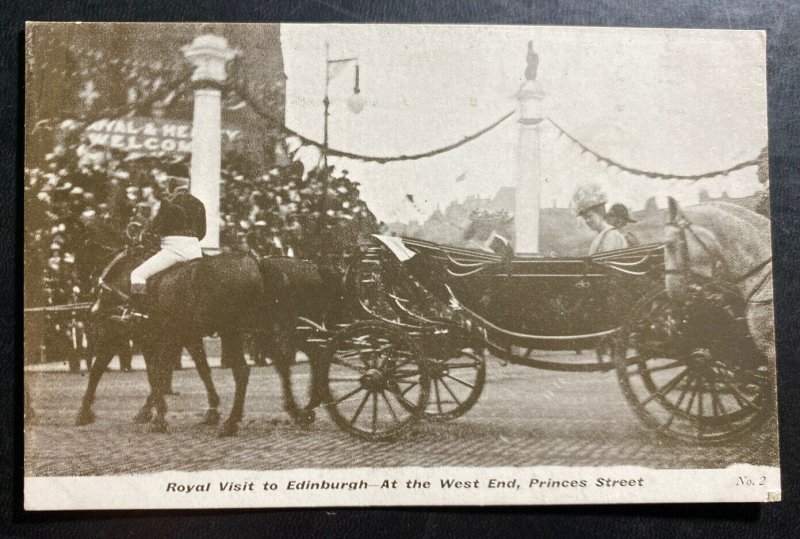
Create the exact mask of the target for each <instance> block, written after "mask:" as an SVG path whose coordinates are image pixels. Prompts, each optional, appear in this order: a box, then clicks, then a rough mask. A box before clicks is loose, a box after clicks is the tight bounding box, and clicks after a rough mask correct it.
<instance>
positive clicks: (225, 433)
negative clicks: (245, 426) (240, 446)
mask: <svg viewBox="0 0 800 539" xmlns="http://www.w3.org/2000/svg"><path fill="white" fill-rule="evenodd" d="M238 430H239V425H237V424H236V423H228V422H227V421H226V422H225V423H224V424H223V425H222V428H221V429H219V433H217V436H219V437H220V438H228V437H230V436H236V432H237V431H238Z"/></svg>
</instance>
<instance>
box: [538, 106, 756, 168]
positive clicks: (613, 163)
mask: <svg viewBox="0 0 800 539" xmlns="http://www.w3.org/2000/svg"><path fill="white" fill-rule="evenodd" d="M547 121H548V122H550V123H551V124H552V125H553V126H554V127H555V128H556V129H558V131H559V135H560V136H561V135H563V136H565V137H567V138H568V139H569V140H570V141H571V142H572V143H573V144H575V145H577V146H578V147H579V148H580V149H581V153H588V154H591V155H592V157H594V158H595V159H596V160H597V161H599V162H600V163H603V164H604V165H606V166H608V167H614V168H617V169H619V170H621V171H623V172H627V173H628V174H633V175H635V176H646V177H648V178H654V179H658V180H691V181H697V180H702V179H704V178H713V177H716V176H725V175H727V174H730V173H731V172H735V171H737V170H741V169H743V168H747V167H754V166H758V165H759V159H758V158H754V159H750V160H748V161H742V162H741V163H738V164H736V165H733V166H732V167H728V168H725V169H721V170H714V171H711V172H704V173H702V174H667V173H664V172H656V171H652V170H642V169H639V168H634V167H629V166H627V165H623V164H622V163H619V162H618V161H615V160H614V159H611V158H610V157H606V156H604V155H602V154H600V153H598V152H596V151H595V150H593V149H591V148H589V147H588V146H586V145H585V144H584V143H582V142H581V141H580V140H578V139H577V138H575V137H574V136H572V135H571V134H569V133H568V132H567V131H566V130H564V128H563V127H561V126H560V125H558V124H557V123H556V122H555V121H554V120H553V119H552V118H547Z"/></svg>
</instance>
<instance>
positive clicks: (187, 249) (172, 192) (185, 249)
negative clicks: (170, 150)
mask: <svg viewBox="0 0 800 539" xmlns="http://www.w3.org/2000/svg"><path fill="white" fill-rule="evenodd" d="M163 188H164V189H163V196H162V200H161V204H160V206H159V208H158V213H157V214H156V216H155V217H154V218H153V220H152V221H151V222H150V223H149V224H148V226H147V228H146V231H148V232H150V233H153V234H155V235H157V236H158V237H159V238H160V239H161V249H160V250H159V251H158V252H157V253H156V254H155V255H153V256H152V257H150V258H148V259H147V260H146V261H145V262H144V263H143V264H142V265H141V266H139V267H137V268H136V269H134V270H133V271H132V272H131V300H130V302H131V304H130V306H129V308H127V309H124V310H123V313H122V315H121V316H120V317H118V318H117V319H118V320H120V321H123V322H127V321H129V320H131V319H132V318H142V316H143V313H142V306H143V303H144V302H143V298H144V294H145V291H146V286H147V279H148V278H150V277H152V276H153V275H155V274H156V273H160V272H162V271H164V270H166V269H168V268H170V267H172V266H174V265H175V264H178V263H180V262H185V261H189V260H193V259H196V258H200V257H202V256H203V252H202V250H201V248H200V240H201V239H202V238H203V237H204V236H205V235H206V209H205V206H204V205H203V203H202V202H201V201H200V200H199V199H198V198H196V197H195V196H193V195H191V194H190V193H189V180H188V179H187V178H180V177H176V176H169V177H167V179H166V181H165V182H164V184H163Z"/></svg>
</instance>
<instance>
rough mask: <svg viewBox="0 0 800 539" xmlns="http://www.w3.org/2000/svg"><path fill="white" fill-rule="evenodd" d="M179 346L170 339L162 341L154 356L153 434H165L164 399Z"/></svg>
mask: <svg viewBox="0 0 800 539" xmlns="http://www.w3.org/2000/svg"><path fill="white" fill-rule="evenodd" d="M180 351H181V346H180V344H179V343H177V342H175V341H174V340H172V339H164V340H163V341H162V349H161V350H160V351H159V353H157V354H156V355H155V356H154V361H153V362H152V363H154V365H153V373H154V375H155V392H154V395H153V403H154V405H155V409H156V415H155V417H154V418H153V422H152V423H151V429H152V431H153V432H167V418H166V416H167V401H166V399H165V398H164V396H165V395H166V393H167V391H168V389H169V382H170V376H169V375H170V374H171V373H172V368H173V366H174V364H173V361H174V359H175V354H179V353H180Z"/></svg>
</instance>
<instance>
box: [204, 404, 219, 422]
mask: <svg viewBox="0 0 800 539" xmlns="http://www.w3.org/2000/svg"><path fill="white" fill-rule="evenodd" d="M217 423H219V412H218V411H216V410H215V409H213V408H211V409H209V410H206V415H205V417H203V420H202V421H201V422H200V424H201V425H216V424H217Z"/></svg>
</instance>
